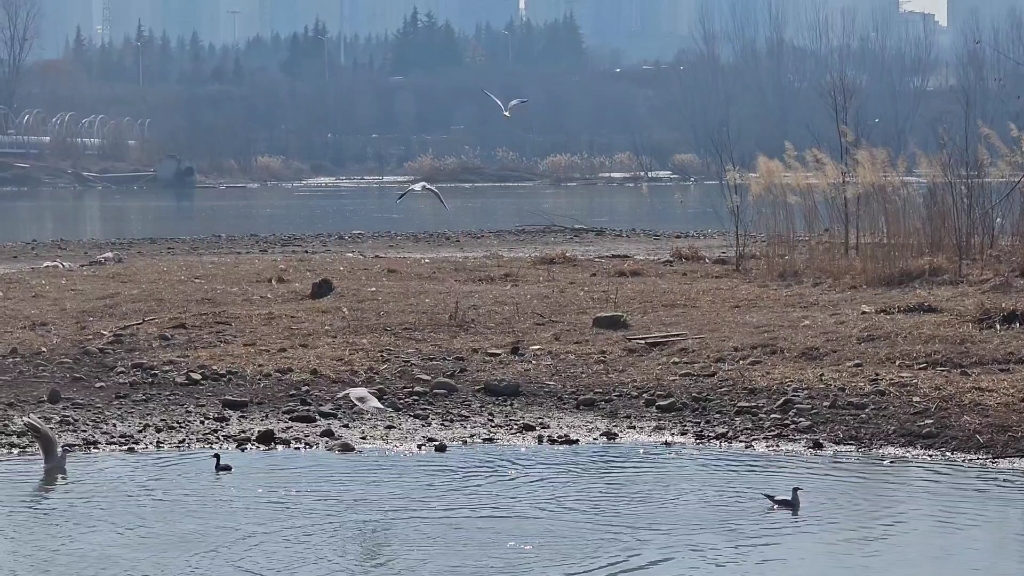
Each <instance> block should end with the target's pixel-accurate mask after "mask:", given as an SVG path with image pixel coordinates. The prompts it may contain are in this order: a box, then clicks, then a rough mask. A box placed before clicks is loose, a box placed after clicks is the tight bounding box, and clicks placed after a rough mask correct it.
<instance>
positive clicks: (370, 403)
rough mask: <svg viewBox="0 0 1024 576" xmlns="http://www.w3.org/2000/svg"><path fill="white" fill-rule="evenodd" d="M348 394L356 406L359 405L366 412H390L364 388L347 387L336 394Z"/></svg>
mask: <svg viewBox="0 0 1024 576" xmlns="http://www.w3.org/2000/svg"><path fill="white" fill-rule="evenodd" d="M346 395H347V396H348V397H349V398H350V399H351V400H352V401H353V402H355V404H356V406H359V407H360V408H362V409H363V410H366V411H367V412H391V411H392V410H391V409H390V408H387V407H385V406H384V405H383V404H381V403H380V400H377V398H376V397H375V396H374V395H373V394H371V393H370V391H369V390H367V389H366V388H349V389H348V390H344V391H342V392H341V393H339V394H338V398H341V397H342V396H346Z"/></svg>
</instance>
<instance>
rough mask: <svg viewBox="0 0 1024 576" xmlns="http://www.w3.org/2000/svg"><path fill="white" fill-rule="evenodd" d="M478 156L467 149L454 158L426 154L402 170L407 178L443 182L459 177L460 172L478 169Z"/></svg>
mask: <svg viewBox="0 0 1024 576" xmlns="http://www.w3.org/2000/svg"><path fill="white" fill-rule="evenodd" d="M481 166H482V163H481V162H480V158H479V156H478V155H477V154H476V153H475V152H474V151H471V150H469V149H466V151H465V152H464V153H463V154H460V155H458V156H455V155H453V154H449V155H447V156H434V154H433V152H427V153H426V154H422V155H420V156H417V157H416V158H415V159H413V160H410V161H408V162H406V163H405V165H404V166H403V167H402V170H403V171H404V172H405V173H406V174H407V175H409V176H413V177H416V178H419V179H422V180H443V179H446V178H451V177H453V176H457V175H459V173H460V172H463V171H466V170H470V169H476V168H480V167H481Z"/></svg>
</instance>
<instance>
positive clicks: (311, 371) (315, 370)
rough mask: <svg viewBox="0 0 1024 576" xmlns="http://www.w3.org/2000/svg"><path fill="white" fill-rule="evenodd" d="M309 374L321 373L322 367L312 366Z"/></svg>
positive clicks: (317, 374) (316, 374)
mask: <svg viewBox="0 0 1024 576" xmlns="http://www.w3.org/2000/svg"><path fill="white" fill-rule="evenodd" d="M309 375H310V376H319V375H320V369H319V368H317V367H316V366H313V367H312V368H310V369H309Z"/></svg>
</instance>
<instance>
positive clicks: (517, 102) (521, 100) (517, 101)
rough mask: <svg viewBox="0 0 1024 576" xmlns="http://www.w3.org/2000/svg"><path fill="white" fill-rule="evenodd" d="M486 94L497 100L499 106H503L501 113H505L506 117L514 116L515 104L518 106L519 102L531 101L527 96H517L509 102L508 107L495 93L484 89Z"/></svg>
mask: <svg viewBox="0 0 1024 576" xmlns="http://www.w3.org/2000/svg"><path fill="white" fill-rule="evenodd" d="M484 94H487V95H488V96H490V97H491V98H492V99H493V100H494V101H495V102H497V103H498V106H501V113H502V114H504V115H505V117H506V118H511V117H512V107H513V106H517V105H519V104H526V103H527V102H529V100H527V99H526V98H517V99H515V100H513V101H511V102H509V103H508V107H507V108H506V107H505V105H504V104H502V103H501V100H498V97H497V96H495V95H494V94H491V93H490V92H488V91H487V90H484Z"/></svg>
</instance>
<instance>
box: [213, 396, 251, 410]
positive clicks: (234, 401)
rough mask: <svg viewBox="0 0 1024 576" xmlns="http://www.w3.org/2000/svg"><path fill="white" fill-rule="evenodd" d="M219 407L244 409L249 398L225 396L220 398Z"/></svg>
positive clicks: (247, 404)
mask: <svg viewBox="0 0 1024 576" xmlns="http://www.w3.org/2000/svg"><path fill="white" fill-rule="evenodd" d="M220 407H221V408H223V409H225V410H245V409H246V408H248V407H249V399H248V398H232V397H230V396H227V397H224V398H221V399H220Z"/></svg>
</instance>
